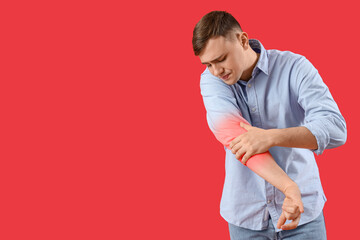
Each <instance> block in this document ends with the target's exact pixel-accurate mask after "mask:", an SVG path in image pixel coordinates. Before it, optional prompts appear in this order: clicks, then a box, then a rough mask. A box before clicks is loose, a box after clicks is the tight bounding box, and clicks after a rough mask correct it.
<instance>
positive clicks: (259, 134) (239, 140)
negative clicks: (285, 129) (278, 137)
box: [229, 122, 273, 164]
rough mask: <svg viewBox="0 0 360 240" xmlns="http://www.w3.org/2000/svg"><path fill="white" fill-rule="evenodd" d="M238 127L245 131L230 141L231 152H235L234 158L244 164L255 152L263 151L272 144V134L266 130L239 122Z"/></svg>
mask: <svg viewBox="0 0 360 240" xmlns="http://www.w3.org/2000/svg"><path fill="white" fill-rule="evenodd" d="M240 127H242V128H244V129H245V130H247V132H246V133H243V134H241V135H240V136H238V137H236V138H235V139H234V140H232V142H231V143H230V146H229V147H230V148H231V152H232V153H233V154H236V155H235V157H236V159H238V160H240V158H241V157H242V159H241V160H240V161H241V162H242V163H243V164H246V162H247V160H249V158H250V157H251V156H253V155H255V154H259V153H264V152H266V151H268V150H269V148H271V147H272V146H273V139H272V136H271V135H270V134H269V131H268V130H264V129H261V128H257V127H252V126H250V125H248V124H244V123H242V122H241V123H240Z"/></svg>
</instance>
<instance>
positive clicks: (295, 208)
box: [282, 205, 300, 213]
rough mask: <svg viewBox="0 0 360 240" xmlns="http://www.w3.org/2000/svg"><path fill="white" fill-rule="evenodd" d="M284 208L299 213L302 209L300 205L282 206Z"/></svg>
mask: <svg viewBox="0 0 360 240" xmlns="http://www.w3.org/2000/svg"><path fill="white" fill-rule="evenodd" d="M282 210H284V211H285V212H288V213H299V212H300V209H299V208H298V207H294V206H284V205H283V206H282Z"/></svg>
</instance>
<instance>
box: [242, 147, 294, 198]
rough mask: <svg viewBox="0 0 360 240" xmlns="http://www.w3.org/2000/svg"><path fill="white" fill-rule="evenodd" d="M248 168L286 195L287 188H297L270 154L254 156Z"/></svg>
mask: <svg viewBox="0 0 360 240" xmlns="http://www.w3.org/2000/svg"><path fill="white" fill-rule="evenodd" d="M246 166H247V167H248V168H250V169H251V170H252V171H253V172H255V173H256V174H257V175H259V176H260V177H261V178H263V179H265V180H266V181H267V182H269V183H270V184H271V185H273V186H274V187H276V188H277V189H279V190H280V191H281V192H282V193H284V194H285V191H286V189H287V188H289V187H293V186H297V185H296V183H295V182H294V181H292V180H291V179H290V177H289V176H288V175H287V174H286V173H285V172H284V171H283V170H282V169H281V168H280V167H279V165H278V164H277V163H276V162H275V160H274V159H273V157H272V156H271V154H270V153H268V152H266V153H262V154H257V155H254V156H252V157H251V159H250V160H249V161H248V162H247V164H246Z"/></svg>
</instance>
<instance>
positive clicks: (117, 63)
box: [0, 0, 360, 240]
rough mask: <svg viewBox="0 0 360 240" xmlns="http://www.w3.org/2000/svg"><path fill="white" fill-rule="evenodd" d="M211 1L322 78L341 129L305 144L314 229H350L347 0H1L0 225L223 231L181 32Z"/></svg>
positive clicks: (72, 232)
mask: <svg viewBox="0 0 360 240" xmlns="http://www.w3.org/2000/svg"><path fill="white" fill-rule="evenodd" d="M9 2H11V4H10V3H9ZM212 10H226V11H229V12H230V13H232V14H233V15H234V16H235V17H236V18H237V19H238V21H239V22H240V25H241V26H242V28H243V30H244V31H245V32H247V33H248V34H249V37H250V38H256V39H259V40H260V41H261V42H262V44H263V45H264V47H265V48H266V49H279V50H290V51H292V52H295V53H299V54H302V55H304V56H306V57H307V58H308V59H309V60H310V61H311V62H312V63H313V64H314V66H315V67H316V68H317V69H318V70H319V72H320V74H321V76H322V77H323V79H324V81H325V83H326V84H327V85H328V86H329V88H330V90H331V93H332V95H333V97H334V99H335V100H336V102H337V103H338V105H339V108H340V110H341V112H342V114H343V116H344V117H345V119H346V121H347V125H348V126H347V127H348V140H347V143H346V144H345V145H344V146H342V147H339V148H337V149H332V150H327V151H326V152H325V153H324V154H323V155H321V156H318V157H317V161H318V165H319V168H320V174H321V179H322V182H323V187H324V190H325V194H326V196H327V198H328V202H327V203H326V205H325V209H324V214H325V217H326V226H327V232H328V239H330V240H331V239H354V238H353V236H356V233H357V232H358V229H357V227H358V215H359V213H360V212H359V208H358V196H357V189H358V188H359V187H358V184H359V180H358V177H359V172H358V169H359V166H360V164H359V159H358V158H359V157H358V156H359V155H358V154H357V153H355V149H356V148H357V147H356V146H357V145H356V144H359V141H358V140H356V135H359V134H360V132H359V124H357V122H358V116H359V113H358V108H359V106H358V104H359V101H358V99H357V97H358V96H359V93H358V87H359V86H360V84H359V80H358V73H357V70H358V68H359V67H358V59H359V47H358V46H359V45H358V44H359V42H360V39H359V31H358V22H359V13H358V6H357V5H356V1H349V0H344V1H341V2H338V1H333V2H331V1H301V2H293V1H276V2H274V1H188V2H173V1H143V2H139V1H128V2H121V1H66V2H64V1H21V2H20V1H6V2H5V1H3V2H2V3H1V4H0V13H1V14H0V20H1V21H0V22H1V25H0V28H1V29H0V30H1V42H2V43H1V46H0V48H1V51H0V59H1V66H0V84H1V85H0V91H1V92H0V101H1V102H0V108H1V122H2V124H1V145H0V148H1V149H0V150H1V151H0V154H1V155H0V163H1V165H0V171H1V172H0V187H1V189H0V191H1V192H0V194H1V197H0V219H1V222H0V238H1V239H37V240H40V239H229V234H228V226H227V223H226V222H225V220H224V219H222V218H221V216H220V214H219V204H220V198H221V193H222V187H223V181H224V176H225V170H224V161H225V160H224V150H223V147H222V146H221V145H220V143H218V142H217V141H216V139H215V137H214V136H213V135H212V133H211V132H210V130H209V129H208V126H207V123H206V119H205V109H204V106H203V102H202V98H201V95H200V87H199V79H200V73H201V72H202V71H203V70H204V66H202V65H201V64H200V60H199V59H198V58H197V57H195V56H194V55H193V52H192V46H191V38H192V31H193V27H194V26H195V24H196V22H197V21H198V20H200V18H201V17H202V16H203V15H204V14H206V13H207V12H209V11H212Z"/></svg>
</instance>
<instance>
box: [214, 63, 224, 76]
mask: <svg viewBox="0 0 360 240" xmlns="http://www.w3.org/2000/svg"><path fill="white" fill-rule="evenodd" d="M223 72H224V68H222V67H221V66H217V65H214V75H215V76H221V74H222V73H223Z"/></svg>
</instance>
